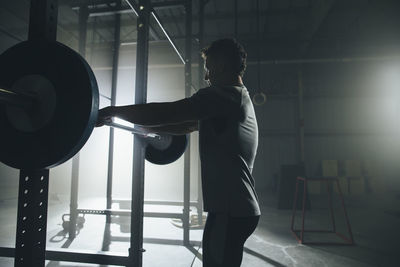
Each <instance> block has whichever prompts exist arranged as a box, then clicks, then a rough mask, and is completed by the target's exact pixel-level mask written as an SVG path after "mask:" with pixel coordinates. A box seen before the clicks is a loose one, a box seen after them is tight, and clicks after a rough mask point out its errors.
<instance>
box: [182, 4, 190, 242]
mask: <svg viewBox="0 0 400 267" xmlns="http://www.w3.org/2000/svg"><path fill="white" fill-rule="evenodd" d="M185 10H186V16H185V31H186V33H185V35H186V39H185V96H186V97H189V96H191V94H192V1H186V5H185ZM189 216H190V137H189V146H188V149H186V152H185V156H184V170H183V221H182V223H183V244H184V245H185V246H188V245H189V243H190V242H189V241H190V236H189V230H190V229H189Z"/></svg>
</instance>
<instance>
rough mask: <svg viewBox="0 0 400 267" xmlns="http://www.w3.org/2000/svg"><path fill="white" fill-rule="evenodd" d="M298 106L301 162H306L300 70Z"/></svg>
mask: <svg viewBox="0 0 400 267" xmlns="http://www.w3.org/2000/svg"><path fill="white" fill-rule="evenodd" d="M298 87H299V88H298V89H299V91H298V108H299V110H298V111H299V113H298V114H299V125H298V127H299V128H298V129H299V163H300V164H301V165H303V164H304V105H303V73H302V71H301V70H299V72H298Z"/></svg>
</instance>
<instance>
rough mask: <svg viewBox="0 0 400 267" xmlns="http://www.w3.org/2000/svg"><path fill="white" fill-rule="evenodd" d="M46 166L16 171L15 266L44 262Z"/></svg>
mask: <svg viewBox="0 0 400 267" xmlns="http://www.w3.org/2000/svg"><path fill="white" fill-rule="evenodd" d="M48 190H49V170H21V171H20V175H19V193H18V215H17V235H16V244H15V261H14V266H15V267H41V266H44V264H45V253H46V228H47V207H48V206H47V200H48V194H49V193H48Z"/></svg>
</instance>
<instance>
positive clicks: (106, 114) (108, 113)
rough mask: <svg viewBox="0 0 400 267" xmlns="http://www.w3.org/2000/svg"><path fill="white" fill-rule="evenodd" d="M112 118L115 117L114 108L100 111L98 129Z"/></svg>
mask: <svg viewBox="0 0 400 267" xmlns="http://www.w3.org/2000/svg"><path fill="white" fill-rule="evenodd" d="M112 117H114V114H113V107H112V106H110V107H105V108H102V109H100V110H99V114H98V116H97V123H96V127H101V126H103V125H104V124H105V123H106V122H109V121H111V120H112Z"/></svg>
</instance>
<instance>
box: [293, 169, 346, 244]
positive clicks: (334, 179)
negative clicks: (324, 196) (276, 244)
mask: <svg viewBox="0 0 400 267" xmlns="http://www.w3.org/2000/svg"><path fill="white" fill-rule="evenodd" d="M309 181H313V182H314V181H316V182H325V183H326V188H327V191H328V204H329V212H330V216H331V221H332V230H305V229H304V228H305V227H304V219H305V215H306V208H305V207H306V195H307V194H306V193H307V183H308V182H309ZM299 182H303V202H302V217H301V229H294V220H295V217H296V210H297V208H296V207H297V196H298V191H299ZM329 182H333V183H336V186H337V189H338V192H339V197H340V200H341V204H342V208H343V212H344V217H345V220H346V226H347V230H348V234H349V237H346V236H345V235H343V234H341V233H338V232H337V230H336V223H335V215H334V212H333V207H332V190H329ZM293 202H294V203H293V214H292V222H291V227H290V230H291V231H292V233H293V234H294V236H295V237H296V239H297V241H298V242H299V243H300V244H308V245H353V244H354V239H353V233H352V232H351V226H350V221H349V218H348V216H347V212H346V207H345V204H344V199H343V194H342V190H341V188H340V184H339V180H338V178H337V177H329V178H328V177H324V178H305V177H297V179H296V191H295V194H294V201H293ZM306 232H308V233H334V234H336V235H337V236H338V237H340V238H341V239H342V240H343V241H344V242H305V241H304V233H306ZM298 233H300V236H299V234H298Z"/></svg>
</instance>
